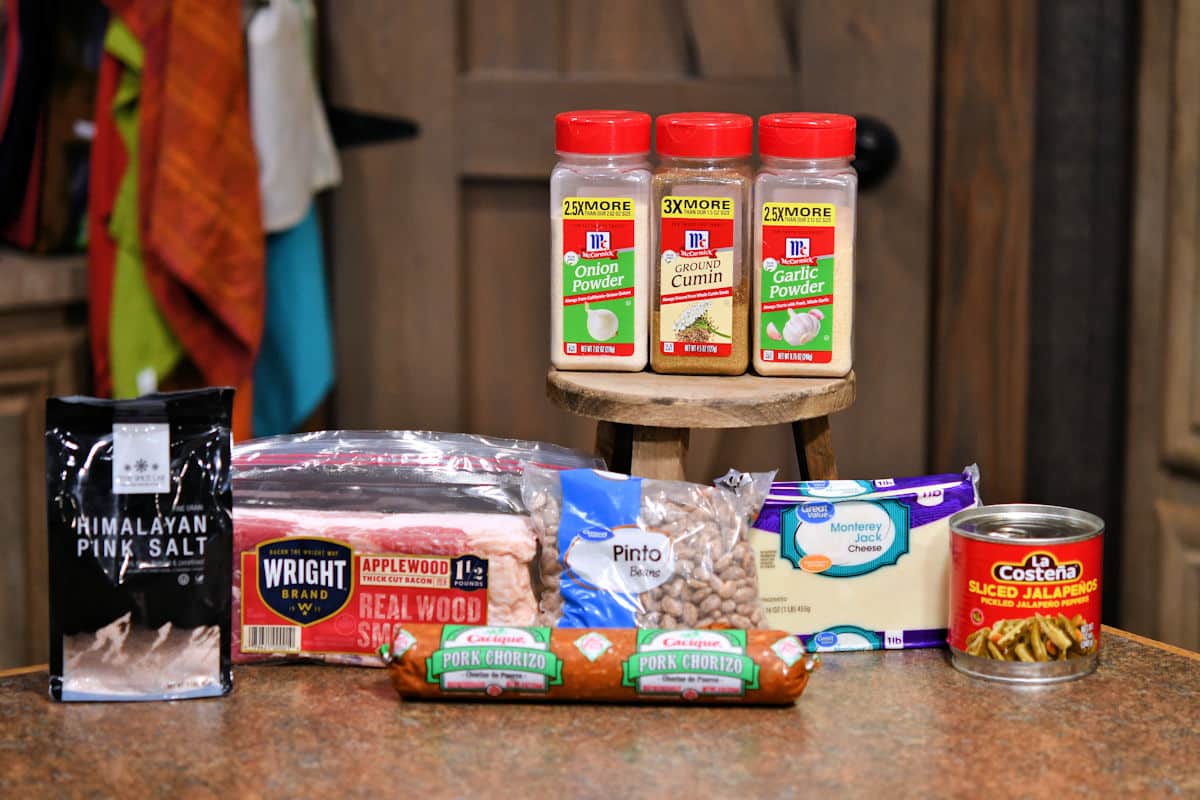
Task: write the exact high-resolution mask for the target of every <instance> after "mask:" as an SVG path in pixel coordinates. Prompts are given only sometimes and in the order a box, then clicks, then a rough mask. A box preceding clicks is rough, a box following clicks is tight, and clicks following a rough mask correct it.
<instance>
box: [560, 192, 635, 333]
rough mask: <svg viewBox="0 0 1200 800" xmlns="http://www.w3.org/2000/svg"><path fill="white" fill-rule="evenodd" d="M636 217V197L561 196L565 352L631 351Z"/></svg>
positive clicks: (633, 331)
mask: <svg viewBox="0 0 1200 800" xmlns="http://www.w3.org/2000/svg"><path fill="white" fill-rule="evenodd" d="M635 220H636V206H635V204H634V202H633V198H629V197H604V198H598V197H564V198H563V201H562V270H563V298H562V303H563V318H562V326H563V352H564V353H565V354H566V355H570V356H631V355H633V344H634V335H635V330H634V312H635V305H634V303H635V294H636V291H637V287H636V286H635V280H634V258H635V257H634V223H635Z"/></svg>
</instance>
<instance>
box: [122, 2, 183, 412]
mask: <svg viewBox="0 0 1200 800" xmlns="http://www.w3.org/2000/svg"><path fill="white" fill-rule="evenodd" d="M104 48H105V50H106V51H107V52H109V53H111V54H112V55H113V56H114V57H116V58H117V59H118V60H119V61H120V62H121V64H122V65H123V67H124V70H123V72H122V73H121V80H120V83H119V84H118V86H117V92H116V97H114V98H113V121H114V122H115V124H116V127H117V132H118V133H119V134H120V136H121V141H122V142H124V144H125V148H126V151H127V152H128V153H129V167H128V169H127V170H126V172H125V175H124V176H123V177H122V178H121V185H120V187H119V188H118V189H117V197H116V200H115V202H114V203H113V212H112V219H111V220H110V221H109V231H110V232H111V233H112V236H113V239H114V241H115V242H116V245H117V257H116V264H115V266H114V269H113V273H114V274H113V296H112V317H111V320H110V322H109V336H110V340H109V348H110V351H111V353H110V359H111V365H112V384H113V397H117V398H122V397H136V396H138V395H139V394H141V393H142V391H139V380H138V377H139V375H143V373H145V374H146V375H148V374H149V373H147V372H146V371H147V370H151V371H152V372H153V376H154V384H155V385H157V384H158V383H161V382H162V380H163V379H164V378H165V377H167V376H168V375H170V373H171V372H172V371H173V370H174V369H175V367H176V366H178V364H179V361H180V359H181V358H182V357H183V347H182V346H181V345H180V344H179V340H178V339H176V338H175V334H174V333H172V331H171V328H170V326H169V325H168V324H167V320H166V318H165V317H164V316H163V314H162V312H161V311H160V310H159V308H158V305H157V304H156V303H155V302H154V296H153V295H152V294H151V293H150V287H149V285H148V284H147V283H146V273H145V270H144V269H143V265H142V249H141V239H140V236H139V233H138V182H137V163H138V101H139V97H140V95H141V86H142V46H141V43H139V42H138V40H137V38H136V37H135V36H134V35H133V32H132V31H130V30H129V28H128V27H126V26H125V24H124V23H122V22H121V20H120V19H119V18H117V17H115V16H114V17H113V19H112V21H111V22H110V23H109V26H108V31H107V33H106V34H105V37H104ZM143 388H146V387H143Z"/></svg>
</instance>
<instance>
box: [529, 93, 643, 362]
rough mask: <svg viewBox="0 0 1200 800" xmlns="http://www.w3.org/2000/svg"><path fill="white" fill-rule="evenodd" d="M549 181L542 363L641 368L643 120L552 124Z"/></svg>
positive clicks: (585, 115)
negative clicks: (545, 354)
mask: <svg viewBox="0 0 1200 800" xmlns="http://www.w3.org/2000/svg"><path fill="white" fill-rule="evenodd" d="M555 150H556V151H557V152H558V156H559V161H558V163H557V164H556V165H555V166H554V171H553V172H552V173H551V175H550V230H551V235H550V238H551V250H550V287H551V293H550V294H551V298H550V329H551V334H550V362H551V363H552V364H554V366H555V367H558V368H559V369H571V370H614V371H628V372H636V371H638V370H640V369H643V368H644V367H645V366H646V341H647V339H648V336H647V329H646V327H647V322H648V319H649V315H650V311H649V303H650V164H649V162H648V161H647V158H648V156H649V153H650V115H649V114H643V113H641V112H640V111H566V112H563V113H561V114H558V115H557V116H556V117H555Z"/></svg>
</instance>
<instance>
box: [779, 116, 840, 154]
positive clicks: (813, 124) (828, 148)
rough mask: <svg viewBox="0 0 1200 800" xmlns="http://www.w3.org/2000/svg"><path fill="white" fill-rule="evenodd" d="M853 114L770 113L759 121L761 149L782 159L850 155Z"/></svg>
mask: <svg viewBox="0 0 1200 800" xmlns="http://www.w3.org/2000/svg"><path fill="white" fill-rule="evenodd" d="M854 127H855V120H854V117H851V116H848V115H846V114H801V113H796V114H767V115H766V116H765V117H759V120H758V152H759V155H763V156H778V157H779V158H851V157H853V156H854Z"/></svg>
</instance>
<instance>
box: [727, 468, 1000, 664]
mask: <svg viewBox="0 0 1200 800" xmlns="http://www.w3.org/2000/svg"><path fill="white" fill-rule="evenodd" d="M978 481H979V470H978V468H977V467H975V466H974V465H972V466H970V467H967V468H966V469H965V470H963V472H962V473H961V474H949V475H932V476H928V477H922V478H887V479H883V480H874V481H849V480H841V481H807V482H794V481H789V482H776V483H774V484H772V485H771V493H770V495H769V496H768V497H767V501H766V504H765V505H764V506H763V510H762V512H761V513H760V514H759V517H758V520H757V521H756V522H755V524H754V529H753V530H752V531H751V543H752V544H753V545H754V548H755V550H756V551H757V555H758V579H759V599H760V600H761V602H762V607H763V610H764V611H765V612H766V626H767V627H771V628H780V629H782V630H786V631H791V632H792V633H795V634H798V635H799V636H800V638H801V639H802V640H803V641H804V642H805V644H806V646H807V647H808V649H809V650H810V651H819V652H826V651H836V650H882V649H888V650H893V649H901V648H908V647H937V646H941V645H943V644H945V642H946V623H947V619H948V614H949V609H948V597H949V583H948V582H949V575H950V524H949V523H950V517H951V515H953V514H954V513H955V512H957V511H961V510H962V509H964V508H971V507H972V506H976V505H979V490H978Z"/></svg>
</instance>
